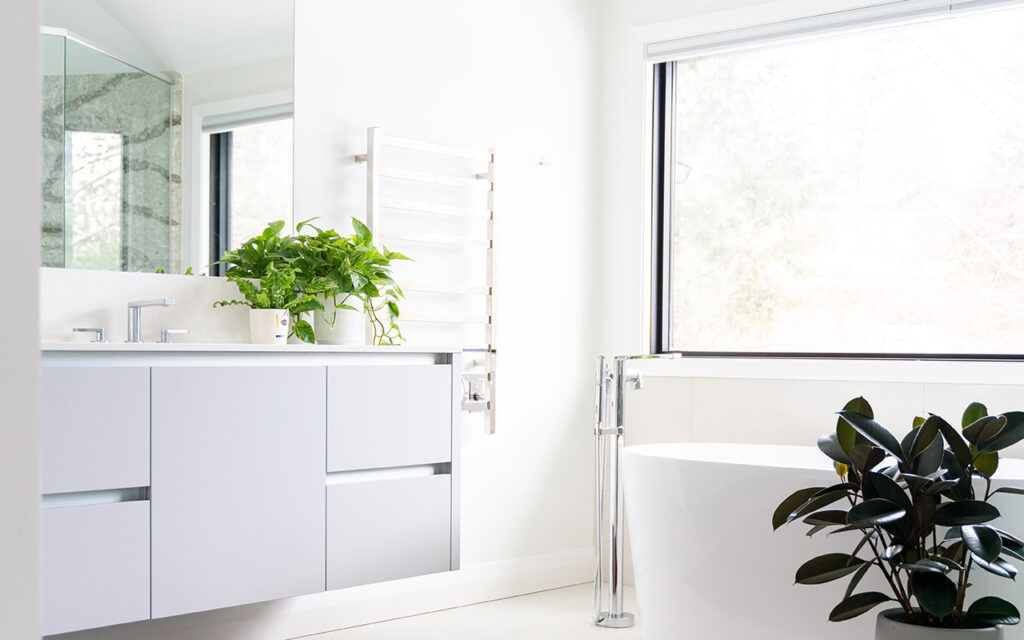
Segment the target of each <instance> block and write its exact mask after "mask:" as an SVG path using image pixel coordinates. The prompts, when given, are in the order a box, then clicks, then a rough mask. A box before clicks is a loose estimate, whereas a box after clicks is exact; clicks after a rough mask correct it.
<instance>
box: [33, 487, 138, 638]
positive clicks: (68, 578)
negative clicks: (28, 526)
mask: <svg viewBox="0 0 1024 640" xmlns="http://www.w3.org/2000/svg"><path fill="white" fill-rule="evenodd" d="M40 526H41V539H40V543H41V544H40V547H41V548H40V555H41V579H42V626H43V634H44V635H50V634H53V633H64V632H66V631H77V630H79V629H91V628H93V627H105V626H107V625H112V624H120V623H123V622H133V621H135V620H145V619H147V618H149V502H146V501H141V500H140V501H135V502H120V503H115V504H96V505H88V506H78V507H53V508H46V509H43V510H42V516H41V521H40Z"/></svg>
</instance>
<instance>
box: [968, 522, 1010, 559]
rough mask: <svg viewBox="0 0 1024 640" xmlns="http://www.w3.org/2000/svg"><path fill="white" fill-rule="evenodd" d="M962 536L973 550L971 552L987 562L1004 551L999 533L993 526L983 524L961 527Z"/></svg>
mask: <svg viewBox="0 0 1024 640" xmlns="http://www.w3.org/2000/svg"><path fill="white" fill-rule="evenodd" d="M960 538H961V539H962V540H963V541H964V544H965V545H967V548H968V549H970V550H971V553H973V554H974V555H975V556H977V557H979V558H981V559H982V560H985V561H986V562H992V561H993V560H995V559H996V558H998V557H999V554H1000V553H1001V552H1002V551H1003V543H1002V541H1001V540H1000V538H999V533H997V532H996V530H995V529H993V528H992V527H986V526H985V525H983V524H975V525H966V526H963V527H960Z"/></svg>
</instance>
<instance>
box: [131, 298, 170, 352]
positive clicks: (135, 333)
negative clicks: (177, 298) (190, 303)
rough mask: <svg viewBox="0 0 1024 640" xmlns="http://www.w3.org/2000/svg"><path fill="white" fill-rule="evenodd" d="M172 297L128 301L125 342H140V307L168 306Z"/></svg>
mask: <svg viewBox="0 0 1024 640" xmlns="http://www.w3.org/2000/svg"><path fill="white" fill-rule="evenodd" d="M173 305H174V298H158V299H156V300H138V301H136V302H129V303H128V338H127V339H126V340H125V342H133V343H138V342H142V307H170V306H173Z"/></svg>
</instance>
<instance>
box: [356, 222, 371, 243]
mask: <svg viewBox="0 0 1024 640" xmlns="http://www.w3.org/2000/svg"><path fill="white" fill-rule="evenodd" d="M352 228H353V229H355V231H356V235H357V236H359V238H360V239H362V240H363V241H364V242H371V241H372V240H373V234H372V233H370V228H369V227H367V226H366V225H365V224H363V223H362V222H360V221H359V219H357V218H352Z"/></svg>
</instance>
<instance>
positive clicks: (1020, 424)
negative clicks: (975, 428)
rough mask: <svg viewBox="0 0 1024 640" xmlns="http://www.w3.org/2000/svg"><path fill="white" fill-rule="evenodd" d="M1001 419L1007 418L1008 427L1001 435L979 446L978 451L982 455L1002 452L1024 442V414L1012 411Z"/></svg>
mask: <svg viewBox="0 0 1024 640" xmlns="http://www.w3.org/2000/svg"><path fill="white" fill-rule="evenodd" d="M1001 417H1005V418H1006V426H1005V427H1003V430H1002V431H1000V432H999V435H997V436H996V437H994V438H992V439H991V440H988V441H985V442H982V443H981V444H979V445H978V450H979V451H980V452H981V453H992V452H993V451H1002V450H1003V449H1005V448H1007V447H1010V446H1013V445H1015V444H1017V443H1018V442H1020V441H1021V440H1024V413H1022V412H1020V411H1010V412H1008V413H1004V414H1002V416H1001Z"/></svg>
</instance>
